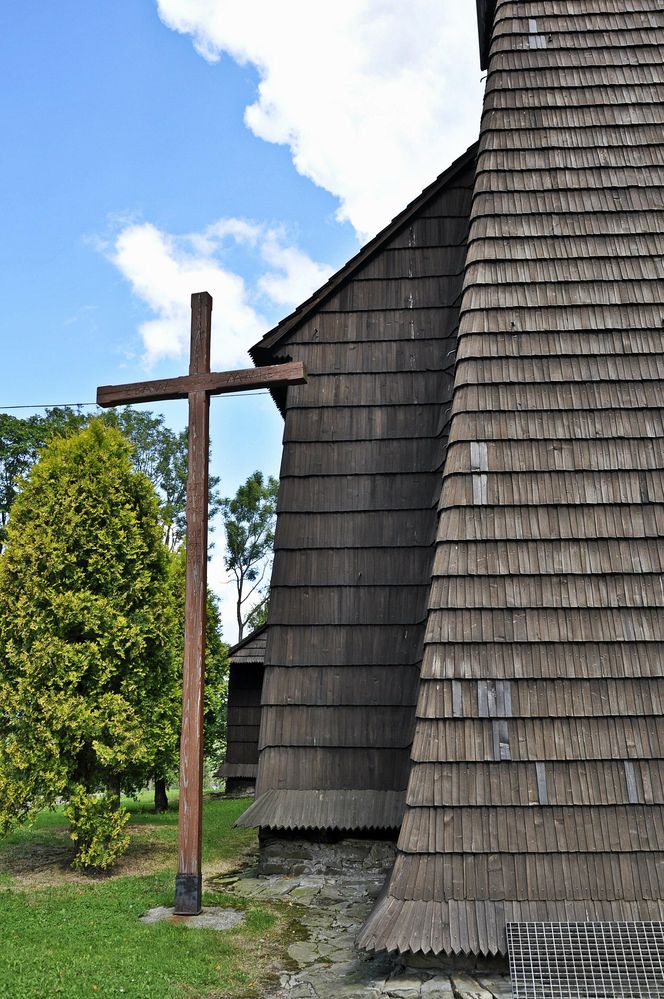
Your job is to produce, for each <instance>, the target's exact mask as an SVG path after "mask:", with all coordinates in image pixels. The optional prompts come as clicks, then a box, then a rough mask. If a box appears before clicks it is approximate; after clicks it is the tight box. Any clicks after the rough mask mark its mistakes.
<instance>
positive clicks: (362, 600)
mask: <svg viewBox="0 0 664 999" xmlns="http://www.w3.org/2000/svg"><path fill="white" fill-rule="evenodd" d="M474 152H475V151H474V149H473V150H471V151H469V153H468V154H467V155H466V156H465V157H463V158H462V159H461V160H460V161H459V162H458V163H457V164H455V165H454V167H453V168H452V169H451V170H449V171H447V174H446V175H444V176H443V177H442V178H440V179H439V181H438V182H436V184H435V185H432V187H431V188H429V189H428V190H427V192H424V194H423V196H422V197H421V198H420V199H418V200H417V202H415V203H413V205H412V206H410V208H409V209H408V210H407V212H406V213H404V215H403V216H401V217H400V218H399V219H397V220H396V221H395V223H393V224H392V225H391V226H389V227H388V229H387V230H385V232H384V233H383V234H381V235H380V236H379V237H377V239H376V240H374V241H373V243H372V244H369V246H368V247H367V248H366V250H365V251H363V252H362V253H361V254H360V255H359V256H358V257H357V258H356V259H355V261H351V264H350V265H348V267H346V268H344V269H343V271H342V272H340V274H339V275H336V276H335V277H334V278H333V279H332V280H331V281H330V282H329V283H328V285H327V286H326V287H325V288H324V289H322V291H321V292H320V293H317V295H315V296H313V299H312V300H310V302H309V303H305V305H304V306H303V307H302V308H301V309H300V310H298V312H297V313H295V314H294V316H293V317H291V318H290V319H289V320H286V321H285V322H284V323H282V324H280V327H277V330H275V331H274V332H273V333H272V334H268V335H267V337H265V338H264V339H263V341H262V342H261V344H259V345H257V347H256V348H254V351H253V354H254V356H255V357H256V358H260V360H261V361H263V360H266V359H267V358H268V357H283V356H286V355H287V356H289V357H291V358H293V359H294V360H301V361H303V362H304V364H305V366H306V369H307V372H308V378H309V380H308V383H307V384H306V385H305V386H298V387H293V388H291V389H290V390H289V392H288V396H287V399H286V400H285V430H284V453H283V461H282V468H281V485H280V493H279V505H278V519H277V528H276V538H275V561H274V570H273V577H272V590H271V602H270V617H269V625H268V631H267V635H268V638H267V648H266V673H265V684H264V689H263V708H262V720H261V730H260V762H259V771H258V783H257V800H256V802H255V804H254V805H253V806H252V807H251V808H250V809H249V811H248V812H247V813H246V815H245V816H244V817H243V819H242V822H243V823H246V824H249V823H251V824H256V825H262V826H270V827H273V828H277V827H278V828H331V829H340V830H349V829H365V828H383V829H390V828H391V829H397V828H398V827H399V825H400V822H401V817H402V813H403V804H404V793H405V788H406V782H407V778H408V769H409V750H410V745H411V741H412V735H413V724H414V711H415V700H416V696H417V682H418V676H419V662H420V658H421V650H422V639H423V635H424V624H425V617H426V604H427V595H428V589H429V581H430V571H431V559H432V555H433V541H434V538H435V530H436V521H437V513H436V505H437V501H438V496H439V491H440V481H441V470H442V464H443V460H444V455H445V447H446V439H447V425H448V411H449V404H450V400H451V390H452V382H453V371H454V355H455V347H456V331H457V325H458V317H459V296H460V292H461V282H462V277H463V266H464V260H465V238H466V232H467V224H468V216H469V213H470V200H471V191H472V183H473V176H474ZM282 401H283V400H282Z"/></svg>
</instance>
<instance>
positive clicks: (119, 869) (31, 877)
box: [0, 823, 176, 888]
mask: <svg viewBox="0 0 664 999" xmlns="http://www.w3.org/2000/svg"><path fill="white" fill-rule="evenodd" d="M129 832H130V833H131V837H132V839H131V843H130V845H129V849H128V850H127V852H126V853H125V855H124V856H123V857H121V858H120V860H118V861H117V863H116V864H114V866H113V869H112V870H111V871H108V872H106V871H90V872H87V871H77V870H74V869H73V868H72V866H71V864H72V861H73V859H74V856H75V854H76V848H75V846H74V844H73V843H72V841H71V840H70V838H69V834H68V832H67V831H66V830H65V829H63V830H56V829H49V830H47V831H46V830H45V831H44V832H43V833H40V832H34V833H33V834H32V836H31V837H30V839H29V840H24V841H23V842H21V843H17V844H7V845H5V846H4V847H3V849H2V853H1V854H0V874H5V875H8V876H9V877H11V878H12V880H13V882H14V884H15V886H16V887H17V888H52V887H57V886H59V885H65V884H90V883H94V882H101V881H108V880H111V879H114V878H121V877H126V876H127V875H132V874H134V875H143V874H152V873H154V872H155V871H159V870H163V869H164V867H168V866H169V864H172V862H173V860H174V857H175V850H176V848H175V845H174V843H172V842H168V840H166V839H164V838H163V827H161V826H150V825H146V824H145V823H141V824H140V825H136V826H133V825H131V824H130V826H129ZM155 832H157V833H159V834H161V835H154V833H155ZM151 834H152V835H151Z"/></svg>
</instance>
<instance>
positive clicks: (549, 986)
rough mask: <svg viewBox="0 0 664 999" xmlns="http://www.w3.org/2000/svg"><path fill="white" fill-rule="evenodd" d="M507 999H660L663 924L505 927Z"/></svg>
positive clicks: (663, 963) (662, 989) (663, 985)
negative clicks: (509, 982)
mask: <svg viewBox="0 0 664 999" xmlns="http://www.w3.org/2000/svg"><path fill="white" fill-rule="evenodd" d="M507 946H508V949H509V956H510V973H511V976H512V990H513V992H512V994H513V999H664V923H655V922H652V923H508V924H507Z"/></svg>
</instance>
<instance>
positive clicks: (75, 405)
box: [0, 389, 269, 413]
mask: <svg viewBox="0 0 664 999" xmlns="http://www.w3.org/2000/svg"><path fill="white" fill-rule="evenodd" d="M248 395H269V392H268V390H267V389H257V390H256V391H255V392H224V393H223V394H222V395H213V396H211V398H212V399H233V398H239V397H240V396H248ZM145 401H146V402H149V401H150V400H149V399H146V400H145ZM87 406H94V407H95V408H96V407H97V403H96V402H39V403H37V402H36V403H33V404H32V405H29V404H28V403H23V404H22V405H20V406H0V413H7V412H9V410H14V409H65V408H66V407H68V408H70V409H82V408H83V407H87ZM116 408H119V407H116Z"/></svg>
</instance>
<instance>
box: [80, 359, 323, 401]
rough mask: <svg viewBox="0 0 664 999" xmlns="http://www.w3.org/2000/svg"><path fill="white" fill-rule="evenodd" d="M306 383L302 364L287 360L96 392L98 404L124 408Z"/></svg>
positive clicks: (104, 387) (136, 383)
mask: <svg viewBox="0 0 664 999" xmlns="http://www.w3.org/2000/svg"><path fill="white" fill-rule="evenodd" d="M306 380H307V376H306V373H305V370H304V365H303V364H302V362H301V361H288V362H287V363H286V364H270V365H266V366H265V367H262V368H242V369H240V370H239V371H212V372H210V373H209V374H201V375H182V376H180V377H179V378H158V379H155V380H154V381H147V382H131V383H129V384H127V385H101V386H100V387H99V388H98V389H97V405H98V406H124V405H129V404H131V403H134V402H161V401H162V400H166V399H186V398H187V396H188V395H189V394H190V393H191V392H207V393H208V395H222V394H227V393H229V392H243V391H246V390H247V389H250V388H270V387H272V388H274V387H276V386H278V385H302V384H304V382H306Z"/></svg>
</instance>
